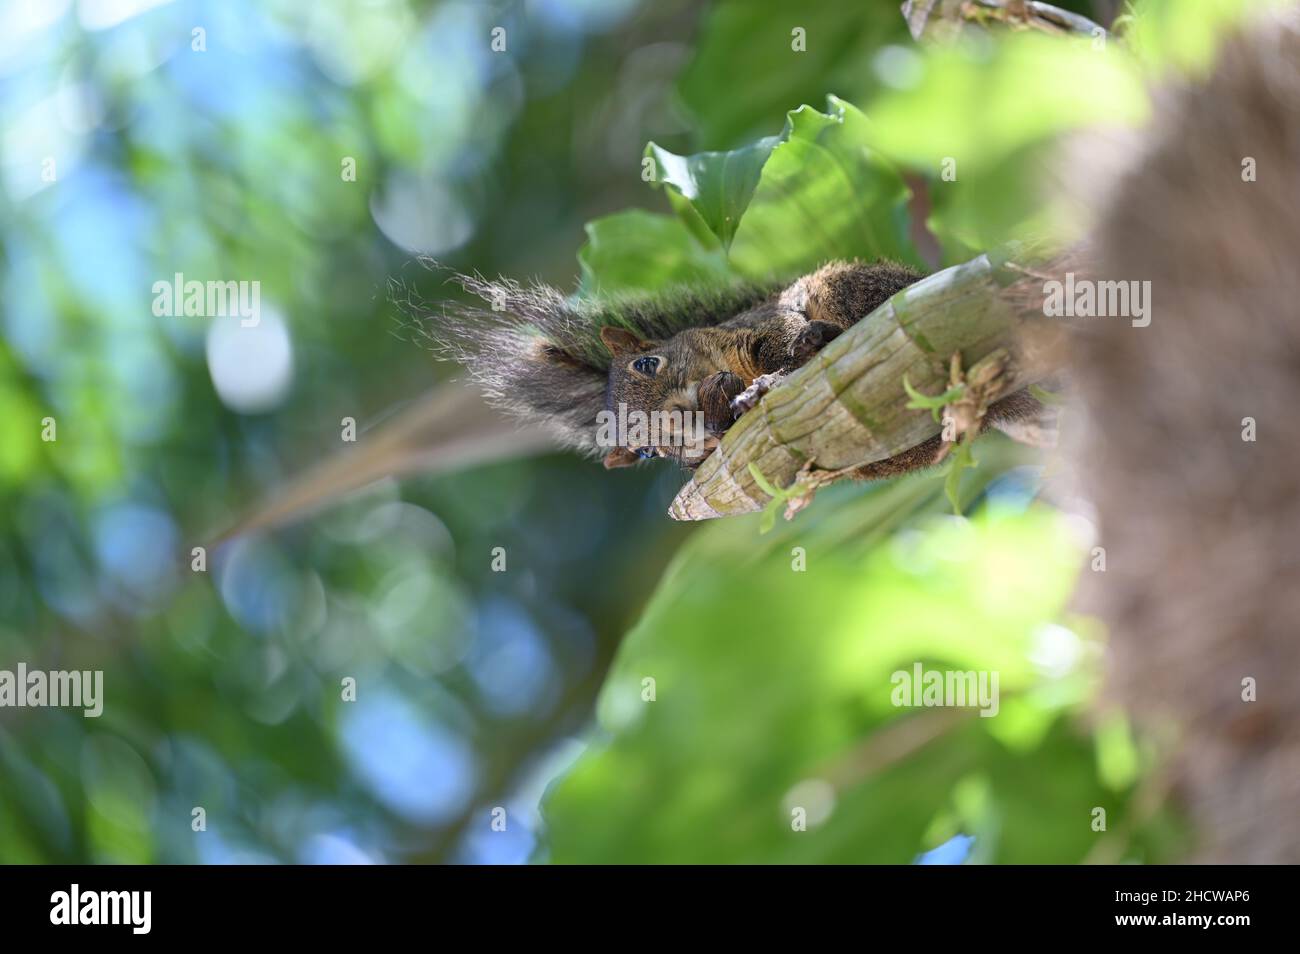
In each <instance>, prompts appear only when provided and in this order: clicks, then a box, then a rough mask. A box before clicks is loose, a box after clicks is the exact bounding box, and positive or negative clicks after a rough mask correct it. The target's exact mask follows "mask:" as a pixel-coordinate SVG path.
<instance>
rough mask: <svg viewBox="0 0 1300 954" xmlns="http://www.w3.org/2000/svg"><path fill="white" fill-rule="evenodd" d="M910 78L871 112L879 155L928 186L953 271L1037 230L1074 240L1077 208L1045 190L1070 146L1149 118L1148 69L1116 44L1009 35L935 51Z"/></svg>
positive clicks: (869, 105) (919, 58)
mask: <svg viewBox="0 0 1300 954" xmlns="http://www.w3.org/2000/svg"><path fill="white" fill-rule="evenodd" d="M910 74H911V75H909V81H908V82H907V83H900V84H898V85H897V86H895V87H893V88H890V89H886V90H883V91H881V92H880V93H879V94H878V95H877V96H875V97H874V98H873V99H870V100H868V101H866V112H867V115H869V116H870V117H871V120H872V123H873V125H874V127H875V130H876V133H877V139H876V142H877V144H878V148H880V149H881V150H883V151H884V152H885V153H886V155H887V156H888V158H889V159H891V160H892V161H893V162H895V163H897V164H898V165H899V166H900V167H901V168H904V169H907V170H911V171H913V172H914V173H917V174H919V175H923V176H925V177H926V178H927V179H928V180H929V194H930V200H931V204H932V208H933V211H932V213H931V215H930V218H929V220H928V223H927V224H928V225H929V227H930V229H931V231H932V232H934V234H935V236H936V237H937V238H938V239H939V241H940V244H941V246H942V249H943V255H944V261H945V262H946V263H949V264H951V263H955V262H956V261H962V260H964V259H966V258H968V257H969V256H970V254H971V253H972V251H975V252H978V251H980V250H984V249H988V248H991V247H993V246H995V245H998V244H1000V243H1002V242H1004V241H1007V240H1009V239H1015V238H1023V237H1026V236H1027V235H1031V234H1038V235H1044V236H1047V237H1056V238H1060V239H1067V240H1068V239H1069V238H1071V237H1072V235H1073V234H1074V233H1073V230H1074V229H1075V228H1076V226H1077V223H1076V221H1075V219H1074V217H1073V216H1071V215H1070V214H1069V212H1070V209H1069V206H1068V205H1066V204H1061V203H1057V202H1056V201H1054V199H1055V193H1053V192H1051V191H1046V190H1044V189H1043V188H1042V185H1041V183H1044V182H1045V181H1047V182H1050V179H1045V177H1044V173H1045V172H1048V171H1049V169H1050V166H1049V165H1048V163H1049V159H1050V157H1051V156H1052V154H1053V150H1054V149H1055V147H1056V146H1057V144H1058V143H1059V141H1060V139H1061V138H1062V137H1063V136H1065V135H1066V134H1069V133H1071V132H1074V131H1076V130H1080V129H1084V128H1086V127H1089V126H1093V125H1097V124H1104V125H1106V126H1112V127H1124V126H1134V125H1138V124H1140V123H1142V122H1144V121H1145V120H1146V119H1147V118H1148V116H1149V114H1150V100H1149V97H1148V95H1147V93H1146V89H1145V85H1144V80H1143V77H1142V74H1141V70H1140V69H1138V67H1137V65H1136V64H1135V63H1134V61H1133V60H1132V58H1131V57H1129V56H1127V55H1126V54H1125V52H1124V51H1123V49H1122V47H1121V46H1120V44H1118V43H1115V42H1111V43H1109V44H1108V45H1107V47H1106V48H1105V49H1097V48H1094V46H1093V45H1092V43H1091V41H1090V40H1087V39H1067V38H1063V37H1050V36H1045V35H1040V34H1032V33H1012V34H1007V33H1000V32H999V33H994V34H991V35H990V37H989V38H988V42H985V43H980V44H931V45H927V46H925V47H923V48H922V50H921V52H920V53H919V54H917V55H916V56H915V63H914V64H913V66H912V69H911V70H910Z"/></svg>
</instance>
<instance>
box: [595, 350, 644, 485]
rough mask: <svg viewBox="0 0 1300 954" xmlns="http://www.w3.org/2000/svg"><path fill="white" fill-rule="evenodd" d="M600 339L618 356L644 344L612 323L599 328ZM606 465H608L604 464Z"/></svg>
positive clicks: (610, 351)
mask: <svg viewBox="0 0 1300 954" xmlns="http://www.w3.org/2000/svg"><path fill="white" fill-rule="evenodd" d="M600 340H601V341H603V342H605V347H606V348H608V349H609V353H610V354H612V355H614V356H615V357H618V356H619V355H620V354H627V353H628V352H630V351H639V350H641V348H642V347H644V346H645V342H644V341H642V340H641V339H640V338H638V337H637V336H636V335H634V334H633V333H632V332H630V331H628V330H626V329H624V328H615V327H614V326H612V325H606V326H605V327H603V328H601V329H600ZM606 466H609V465H608V464H606Z"/></svg>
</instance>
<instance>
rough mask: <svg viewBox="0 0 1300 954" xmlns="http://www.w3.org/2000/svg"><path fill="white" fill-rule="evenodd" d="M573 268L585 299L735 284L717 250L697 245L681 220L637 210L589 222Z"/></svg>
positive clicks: (724, 260)
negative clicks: (579, 274)
mask: <svg viewBox="0 0 1300 954" xmlns="http://www.w3.org/2000/svg"><path fill="white" fill-rule="evenodd" d="M578 263H579V265H580V266H581V268H582V282H581V284H580V286H579V292H580V293H581V294H584V295H598V294H602V293H609V292H621V291H649V292H653V291H659V290H660V289H663V288H666V287H669V286H671V285H678V284H699V283H719V284H721V283H725V282H727V281H729V280H732V279H734V275H733V274H732V272H731V271H730V269H729V268H728V266H727V261H726V258H725V256H724V255H723V253H722V251H721V250H720V249H717V248H714V249H708V248H705V247H704V246H703V245H701V244H700V242H699V241H698V240H697V239H696V237H695V236H694V235H692V234H691V232H690V231H689V230H688V229H687V228H686V226H685V225H683V224H682V222H681V220H680V219H676V218H673V217H672V216H670V215H658V214H655V213H653V212H645V211H642V210H640V209H632V210H629V211H626V212H618V213H615V214H614V215H607V216H605V217H604V218H600V219H596V220H595V221H593V222H588V223H587V243H586V244H585V245H584V246H583V247H582V249H581V251H579V253H578Z"/></svg>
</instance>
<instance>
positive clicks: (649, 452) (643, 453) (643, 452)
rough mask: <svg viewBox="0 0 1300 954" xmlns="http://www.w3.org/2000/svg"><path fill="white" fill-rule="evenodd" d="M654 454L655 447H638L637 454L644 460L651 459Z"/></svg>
mask: <svg viewBox="0 0 1300 954" xmlns="http://www.w3.org/2000/svg"><path fill="white" fill-rule="evenodd" d="M654 455H655V452H654V448H653V447H638V448H637V449H636V456H637V457H640V458H641V459H642V460H649V459H650V458H651V457H653V456H654Z"/></svg>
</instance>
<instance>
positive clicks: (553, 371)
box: [407, 274, 775, 457]
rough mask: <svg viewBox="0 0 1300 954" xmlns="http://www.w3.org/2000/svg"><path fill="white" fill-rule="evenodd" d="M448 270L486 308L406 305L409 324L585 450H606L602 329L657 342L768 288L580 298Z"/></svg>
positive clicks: (516, 407)
mask: <svg viewBox="0 0 1300 954" xmlns="http://www.w3.org/2000/svg"><path fill="white" fill-rule="evenodd" d="M451 277H452V279H453V280H455V281H456V282H458V283H459V284H460V285H461V287H463V288H464V289H465V290H466V291H468V292H471V293H472V294H474V295H476V296H477V297H479V298H481V299H483V301H485V302H487V303H488V306H489V307H487V308H480V307H473V306H467V305H462V304H458V303H450V302H448V303H445V304H444V305H442V306H441V307H440V308H436V309H429V308H425V307H419V306H414V307H412V308H410V309H408V310H409V311H411V312H413V320H412V321H410V322H409V323H408V325H407V328H408V331H410V332H411V333H412V336H413V337H414V338H416V339H417V340H419V341H420V343H422V344H424V345H425V346H427V347H431V348H433V350H434V351H435V352H437V353H438V354H439V355H440V356H442V357H445V358H448V359H451V360H454V361H456V362H458V363H460V364H461V365H463V366H464V367H465V368H466V369H467V370H468V371H469V373H470V376H471V378H472V379H473V380H474V382H475V383H477V384H478V385H479V387H481V388H482V389H483V391H484V394H485V395H486V397H487V399H488V401H490V402H491V403H492V404H493V405H495V406H496V407H498V408H501V409H502V410H504V411H506V412H508V413H510V414H512V415H513V416H515V417H516V418H518V419H519V420H520V421H521V422H523V423H524V424H525V425H527V426H530V427H540V428H543V429H545V430H547V431H548V432H549V433H551V434H552V435H554V436H555V437H556V438H557V439H558V440H559V441H560V442H561V443H562V444H563V445H564V446H566V447H570V448H572V449H574V450H577V451H579V452H580V453H583V454H586V455H588V456H591V457H600V456H603V454H604V453H605V451H606V450H608V448H605V449H601V448H599V447H598V446H597V445H596V423H597V415H598V414H599V413H600V411H602V410H603V409H604V408H605V399H606V397H605V389H606V383H607V380H608V377H609V362H610V354H609V351H608V349H607V348H606V347H605V345H604V344H603V343H602V342H601V340H600V329H601V328H603V327H606V326H614V327H620V328H626V329H628V330H629V331H632V332H634V333H635V334H636V335H637V336H638V337H640V338H643V339H646V340H661V339H664V338H669V337H672V336H673V335H675V334H676V333H677V332H679V331H681V330H682V329H684V328H691V327H701V326H705V325H715V324H718V323H719V322H722V321H725V320H726V319H727V318H730V317H732V316H733V315H735V314H737V313H738V312H740V311H743V310H745V309H746V308H750V307H752V306H753V305H755V304H758V303H759V302H760V301H762V300H763V299H764V298H766V297H768V296H769V295H770V294H772V293H773V291H774V290H775V289H773V288H761V287H756V286H747V285H743V286H742V285H737V286H730V287H725V288H694V287H683V288H679V289H675V290H673V291H671V292H667V293H659V294H656V295H654V296H641V295H636V296H633V295H617V296H610V297H601V298H598V299H579V298H573V297H569V296H566V295H564V294H563V293H561V292H560V291H559V290H557V289H555V288H552V287H550V286H547V285H540V284H537V285H521V284H520V283H518V282H514V281H510V280H508V279H498V280H497V281H489V280H488V279H485V278H483V277H482V276H479V275H459V274H453V275H452V276H451Z"/></svg>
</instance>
